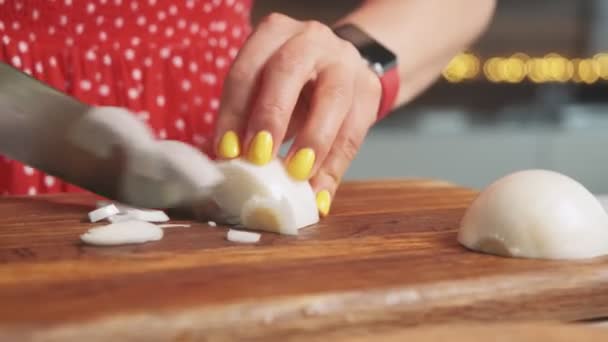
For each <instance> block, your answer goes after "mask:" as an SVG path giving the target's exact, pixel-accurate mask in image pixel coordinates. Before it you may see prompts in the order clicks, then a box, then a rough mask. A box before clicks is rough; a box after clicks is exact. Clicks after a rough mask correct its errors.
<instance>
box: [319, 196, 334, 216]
mask: <svg viewBox="0 0 608 342" xmlns="http://www.w3.org/2000/svg"><path fill="white" fill-rule="evenodd" d="M330 207H331V195H330V194H329V191H327V190H321V191H319V192H318V193H317V208H318V209H319V214H321V216H323V217H325V216H327V214H329V208H330Z"/></svg>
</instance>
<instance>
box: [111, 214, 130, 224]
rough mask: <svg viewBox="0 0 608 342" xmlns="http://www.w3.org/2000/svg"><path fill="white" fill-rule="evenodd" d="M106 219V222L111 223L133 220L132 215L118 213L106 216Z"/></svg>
mask: <svg viewBox="0 0 608 342" xmlns="http://www.w3.org/2000/svg"><path fill="white" fill-rule="evenodd" d="M107 220H108V222H111V223H118V222H124V221H129V220H133V217H132V216H131V215H129V214H118V215H114V216H110V217H108V218H107Z"/></svg>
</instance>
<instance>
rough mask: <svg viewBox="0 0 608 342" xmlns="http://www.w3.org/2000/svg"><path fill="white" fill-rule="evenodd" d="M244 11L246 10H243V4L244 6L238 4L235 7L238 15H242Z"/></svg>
mask: <svg viewBox="0 0 608 342" xmlns="http://www.w3.org/2000/svg"><path fill="white" fill-rule="evenodd" d="M243 9H244V8H243V4H242V3H240V2H237V3H236V4H235V5H234V11H235V12H236V13H240V12H242V11H243Z"/></svg>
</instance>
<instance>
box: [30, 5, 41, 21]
mask: <svg viewBox="0 0 608 342" xmlns="http://www.w3.org/2000/svg"><path fill="white" fill-rule="evenodd" d="M38 18H40V11H39V10H38V9H36V8H34V10H33V11H32V20H38Z"/></svg>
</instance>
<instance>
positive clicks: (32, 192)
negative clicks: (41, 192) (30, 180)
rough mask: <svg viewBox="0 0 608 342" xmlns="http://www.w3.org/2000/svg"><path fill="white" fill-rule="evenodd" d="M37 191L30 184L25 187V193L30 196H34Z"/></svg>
mask: <svg viewBox="0 0 608 342" xmlns="http://www.w3.org/2000/svg"><path fill="white" fill-rule="evenodd" d="M37 193H38V190H36V188H35V187H33V186H30V188H29V189H27V194H28V195H30V196H34V195H36V194H37Z"/></svg>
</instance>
